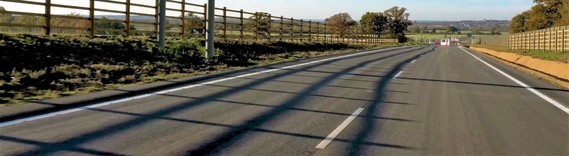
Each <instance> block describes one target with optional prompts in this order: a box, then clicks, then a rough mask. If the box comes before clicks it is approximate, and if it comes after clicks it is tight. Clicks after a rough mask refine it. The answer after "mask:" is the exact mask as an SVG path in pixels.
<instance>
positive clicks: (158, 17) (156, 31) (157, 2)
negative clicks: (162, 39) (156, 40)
mask: <svg viewBox="0 0 569 156" xmlns="http://www.w3.org/2000/svg"><path fill="white" fill-rule="evenodd" d="M160 1H161V0H156V5H155V7H154V10H155V13H156V14H154V35H157V37H159V36H158V29H159V26H158V24H159V22H160Z"/></svg>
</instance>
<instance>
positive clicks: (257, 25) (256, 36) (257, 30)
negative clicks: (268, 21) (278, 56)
mask: <svg viewBox="0 0 569 156" xmlns="http://www.w3.org/2000/svg"><path fill="white" fill-rule="evenodd" d="M254 16H255V41H257V40H259V12H255V15H254Z"/></svg>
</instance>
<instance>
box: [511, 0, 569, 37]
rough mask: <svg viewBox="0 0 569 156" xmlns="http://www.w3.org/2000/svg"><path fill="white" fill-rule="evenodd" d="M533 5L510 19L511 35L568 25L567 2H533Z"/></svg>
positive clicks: (551, 0)
mask: <svg viewBox="0 0 569 156" xmlns="http://www.w3.org/2000/svg"><path fill="white" fill-rule="evenodd" d="M534 3H535V5H534V6H533V7H531V9H530V10H527V11H525V12H523V13H520V14H518V15H516V16H515V17H513V18H512V22H511V23H510V31H511V33H519V32H526V31H532V30H539V29H546V28H550V27H554V26H564V25H569V0H534Z"/></svg>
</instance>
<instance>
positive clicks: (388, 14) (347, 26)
mask: <svg viewBox="0 0 569 156" xmlns="http://www.w3.org/2000/svg"><path fill="white" fill-rule="evenodd" d="M408 18H409V14H408V13H407V8H404V7H397V6H395V7H392V8H390V9H387V10H385V11H383V12H366V13H365V14H364V15H362V17H361V19H360V21H359V23H358V22H356V21H355V20H353V19H352V17H351V16H350V14H348V13H339V14H336V15H333V16H331V17H329V18H327V19H326V23H327V24H329V25H330V26H331V27H332V31H333V32H335V33H337V34H340V35H341V36H343V35H346V34H348V33H349V32H350V30H353V29H354V28H355V29H356V30H359V31H360V32H362V33H372V34H376V35H377V36H378V37H379V38H381V37H382V35H387V36H388V37H389V38H397V39H399V41H400V42H405V41H406V40H407V38H406V37H405V32H406V31H407V29H408V28H409V26H411V25H412V24H413V23H412V22H411V21H409V19H408Z"/></svg>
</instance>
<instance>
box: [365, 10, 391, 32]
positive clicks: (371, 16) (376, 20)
mask: <svg viewBox="0 0 569 156" xmlns="http://www.w3.org/2000/svg"><path fill="white" fill-rule="evenodd" d="M387 23H388V21H387V17H385V16H384V15H383V13H380V12H367V13H365V14H364V15H363V16H362V18H361V20H360V28H361V30H362V32H364V33H374V34H377V35H378V37H381V33H382V32H383V31H384V30H385V26H386V25H387Z"/></svg>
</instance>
